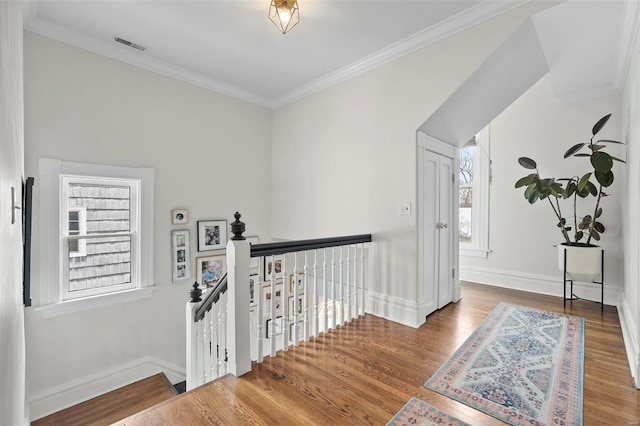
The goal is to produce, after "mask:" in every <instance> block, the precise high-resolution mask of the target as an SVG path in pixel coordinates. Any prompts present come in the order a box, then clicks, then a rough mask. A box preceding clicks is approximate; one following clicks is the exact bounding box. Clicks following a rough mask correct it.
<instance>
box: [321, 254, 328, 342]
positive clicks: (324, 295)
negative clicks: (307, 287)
mask: <svg viewBox="0 0 640 426" xmlns="http://www.w3.org/2000/svg"><path fill="white" fill-rule="evenodd" d="M322 300H323V304H324V312H323V314H322V319H323V321H322V322H323V326H322V332H323V333H326V332H327V331H328V330H329V298H328V297H327V249H326V248H325V249H323V254H322Z"/></svg>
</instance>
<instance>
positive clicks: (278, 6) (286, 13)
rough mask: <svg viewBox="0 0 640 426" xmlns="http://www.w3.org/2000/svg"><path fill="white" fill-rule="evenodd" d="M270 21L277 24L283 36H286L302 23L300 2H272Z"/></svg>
mask: <svg viewBox="0 0 640 426" xmlns="http://www.w3.org/2000/svg"><path fill="white" fill-rule="evenodd" d="M269 19H271V21H272V22H273V23H274V24H276V27H278V29H279V30H280V31H282V34H286V32H287V31H289V30H290V29H291V28H293V27H295V26H296V24H297V23H298V22H300V15H299V13H298V0H271V6H270V7H269Z"/></svg>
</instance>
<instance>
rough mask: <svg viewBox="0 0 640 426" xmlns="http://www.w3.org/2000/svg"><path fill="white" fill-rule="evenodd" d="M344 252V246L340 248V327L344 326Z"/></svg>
mask: <svg viewBox="0 0 640 426" xmlns="http://www.w3.org/2000/svg"><path fill="white" fill-rule="evenodd" d="M343 255H344V253H343V250H342V246H340V261H339V266H338V268H339V270H340V276H339V278H338V289H339V290H340V291H339V297H340V312H339V317H338V318H339V322H340V325H344V284H343V283H342V270H343V268H344V261H343Z"/></svg>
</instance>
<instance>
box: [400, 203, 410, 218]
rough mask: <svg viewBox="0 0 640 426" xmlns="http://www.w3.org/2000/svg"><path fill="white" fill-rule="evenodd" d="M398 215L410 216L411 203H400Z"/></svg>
mask: <svg viewBox="0 0 640 426" xmlns="http://www.w3.org/2000/svg"><path fill="white" fill-rule="evenodd" d="M400 216H411V203H410V202H406V203H400Z"/></svg>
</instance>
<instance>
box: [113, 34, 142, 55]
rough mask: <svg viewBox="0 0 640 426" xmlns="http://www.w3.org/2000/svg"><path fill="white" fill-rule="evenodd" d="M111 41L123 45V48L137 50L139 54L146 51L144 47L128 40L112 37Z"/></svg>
mask: <svg viewBox="0 0 640 426" xmlns="http://www.w3.org/2000/svg"><path fill="white" fill-rule="evenodd" d="M113 39H114V40H115V41H117V42H118V43H120V44H124V45H125V46H129V47H132V48H134V49H137V50H139V51H141V52H144V51H145V50H146V47H144V46H140V45H139V44H135V43H132V42H130V41H129V40H125V39H123V38H120V37H114V38H113Z"/></svg>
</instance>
